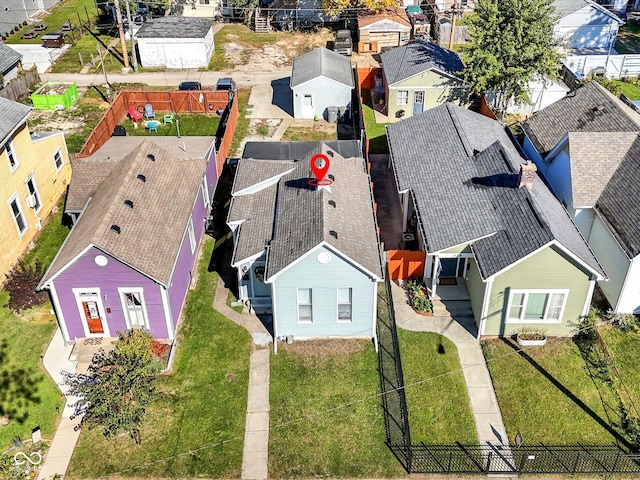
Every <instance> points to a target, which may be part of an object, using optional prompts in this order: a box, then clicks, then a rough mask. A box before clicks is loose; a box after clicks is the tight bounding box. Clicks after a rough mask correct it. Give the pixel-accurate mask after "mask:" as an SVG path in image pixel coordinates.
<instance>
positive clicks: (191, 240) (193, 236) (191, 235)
mask: <svg viewBox="0 0 640 480" xmlns="http://www.w3.org/2000/svg"><path fill="white" fill-rule="evenodd" d="M187 230H188V231H189V245H191V253H192V254H193V253H195V251H196V232H195V231H194V230H193V218H191V219H189V226H188V227H187Z"/></svg>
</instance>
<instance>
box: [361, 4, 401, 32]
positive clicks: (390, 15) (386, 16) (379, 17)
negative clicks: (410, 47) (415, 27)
mask: <svg viewBox="0 0 640 480" xmlns="http://www.w3.org/2000/svg"><path fill="white" fill-rule="evenodd" d="M384 21H387V22H388V21H391V22H395V23H398V24H400V27H401V29H402V30H410V29H411V22H410V21H409V18H407V12H406V10H405V9H404V8H403V7H396V8H389V9H387V10H384V11H382V12H380V13H377V14H375V15H367V16H363V17H358V29H359V30H368V28H367V27H369V26H370V25H373V24H375V23H378V22H384ZM402 27H405V28H402Z"/></svg>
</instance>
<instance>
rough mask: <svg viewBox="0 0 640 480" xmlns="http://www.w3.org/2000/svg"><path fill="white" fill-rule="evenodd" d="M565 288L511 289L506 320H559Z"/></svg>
mask: <svg viewBox="0 0 640 480" xmlns="http://www.w3.org/2000/svg"><path fill="white" fill-rule="evenodd" d="M567 296H568V291H567V290H551V291H542V290H512V291H511V296H510V298H509V307H508V312H509V313H508V320H509V321H511V322H523V323H528V322H540V321H542V322H550V323H554V322H558V323H559V322H561V321H562V312H563V311H564V306H565V303H566V300H567Z"/></svg>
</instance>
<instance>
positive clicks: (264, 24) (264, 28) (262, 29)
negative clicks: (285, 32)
mask: <svg viewBox="0 0 640 480" xmlns="http://www.w3.org/2000/svg"><path fill="white" fill-rule="evenodd" d="M253 20H254V22H255V32H256V33H269V30H270V28H269V18H268V17H267V16H266V15H264V14H262V13H261V12H260V9H259V8H257V9H256V12H255V14H254V16H253Z"/></svg>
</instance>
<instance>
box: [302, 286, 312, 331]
mask: <svg viewBox="0 0 640 480" xmlns="http://www.w3.org/2000/svg"><path fill="white" fill-rule="evenodd" d="M298 322H299V323H311V322H313V303H312V296H311V289H310V288H299V289H298Z"/></svg>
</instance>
